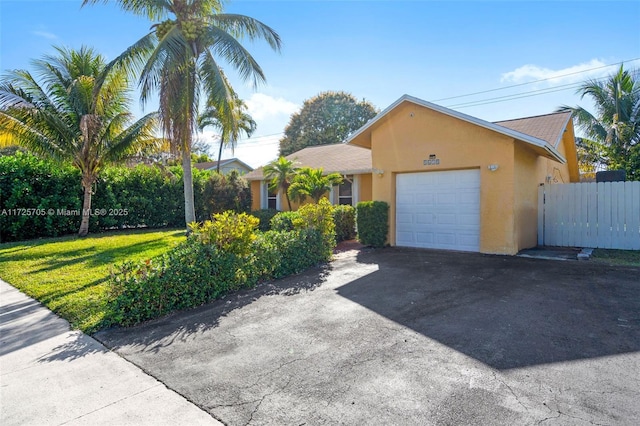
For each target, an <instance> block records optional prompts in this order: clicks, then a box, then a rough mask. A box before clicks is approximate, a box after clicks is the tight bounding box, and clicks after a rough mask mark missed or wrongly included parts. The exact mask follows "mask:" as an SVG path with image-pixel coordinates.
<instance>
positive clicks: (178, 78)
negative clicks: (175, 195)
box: [82, 0, 281, 228]
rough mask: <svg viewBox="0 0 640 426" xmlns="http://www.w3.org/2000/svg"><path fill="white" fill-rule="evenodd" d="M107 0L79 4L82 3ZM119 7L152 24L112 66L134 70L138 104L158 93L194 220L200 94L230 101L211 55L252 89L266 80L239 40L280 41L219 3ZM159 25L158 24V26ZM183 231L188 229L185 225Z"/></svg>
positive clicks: (151, 2) (135, 2) (141, 0)
mask: <svg viewBox="0 0 640 426" xmlns="http://www.w3.org/2000/svg"><path fill="white" fill-rule="evenodd" d="M106 1H108V0H83V2H82V4H83V6H84V5H86V4H95V3H98V2H103V3H104V2H106ZM114 1H115V2H116V3H117V4H119V5H120V7H121V8H122V9H124V10H126V11H128V12H131V13H134V14H136V15H140V16H145V17H147V18H148V19H150V20H151V21H153V22H155V24H154V25H153V26H152V27H151V32H149V33H148V34H147V35H145V36H144V37H142V38H141V39H140V40H138V41H137V42H136V43H135V44H134V45H132V46H131V47H129V48H128V49H127V50H126V51H125V52H124V53H123V54H122V55H120V56H119V57H118V58H116V59H115V60H114V61H113V62H112V65H113V66H119V67H124V68H125V69H127V70H128V71H129V72H131V73H132V74H133V73H136V72H139V74H140V79H139V84H140V88H141V100H142V102H143V103H145V102H146V101H148V100H149V97H150V96H151V95H152V94H153V93H156V92H157V93H158V94H159V104H160V119H161V121H162V127H163V130H164V133H165V135H167V136H168V138H169V139H170V140H171V141H172V146H173V150H174V152H180V153H181V154H182V167H183V169H184V195H185V221H186V223H187V225H188V224H189V223H190V222H193V221H195V211H194V202H193V179H192V174H191V143H192V138H193V133H194V130H195V129H196V127H197V117H198V108H199V105H200V93H201V90H203V91H204V92H205V93H206V97H207V99H208V100H209V101H213V102H212V103H213V104H214V105H223V104H224V103H229V102H232V101H233V90H232V89H231V87H230V85H229V83H228V82H227V81H226V79H225V77H224V74H223V72H222V70H221V68H220V66H219V64H218V62H217V59H216V56H218V57H220V58H221V59H222V60H223V61H224V62H226V63H228V64H230V65H231V66H232V67H233V68H235V69H236V70H237V71H238V72H239V75H240V77H241V78H242V79H243V80H244V81H251V82H252V83H253V85H254V87H255V86H256V85H257V84H258V83H259V82H264V81H265V77H264V73H263V71H262V69H261V68H260V66H259V65H258V63H257V62H256V60H255V59H254V58H253V57H252V56H251V54H249V52H248V51H247V50H246V49H245V48H244V47H243V46H242V44H241V43H240V41H239V39H241V38H246V39H249V41H254V40H257V39H264V40H266V42H267V43H268V44H269V46H270V47H271V48H272V49H274V50H276V51H279V50H280V45H281V42H280V37H279V36H278V34H277V33H276V32H275V31H274V30H273V29H271V28H270V27H268V26H267V25H265V24H263V23H262V22H260V21H258V20H256V19H254V18H251V17H248V16H244V15H237V14H225V13H222V12H223V1H222V0H114ZM159 21H161V22H159ZM187 228H188V227H187Z"/></svg>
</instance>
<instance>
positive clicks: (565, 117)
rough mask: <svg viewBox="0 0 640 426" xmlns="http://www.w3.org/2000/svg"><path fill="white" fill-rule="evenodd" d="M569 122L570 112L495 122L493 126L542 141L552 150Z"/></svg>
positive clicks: (556, 145) (558, 142)
mask: <svg viewBox="0 0 640 426" xmlns="http://www.w3.org/2000/svg"><path fill="white" fill-rule="evenodd" d="M569 120H571V112H554V113H551V114H544V115H536V116H534V117H525V118H516V119H513V120H504V121H496V122H494V124H497V125H499V126H502V127H507V128H509V129H511V130H515V131H516V132H520V133H525V134H527V135H531V136H533V137H536V138H538V139H542V140H543V141H546V142H548V143H549V144H550V145H551V146H553V147H554V148H558V145H559V144H560V141H561V140H562V134H563V133H564V129H566V128H567V124H568V123H569Z"/></svg>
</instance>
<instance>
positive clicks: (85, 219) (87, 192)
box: [78, 172, 92, 237]
mask: <svg viewBox="0 0 640 426" xmlns="http://www.w3.org/2000/svg"><path fill="white" fill-rule="evenodd" d="M91 182H92V179H91V176H88V175H87V173H86V172H85V173H83V176H82V188H83V189H84V200H83V202H82V221H81V222H80V230H79V231H78V235H79V236H80V237H86V236H87V234H88V233H89V219H90V217H91V214H90V213H91Z"/></svg>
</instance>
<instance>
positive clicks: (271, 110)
mask: <svg viewBox="0 0 640 426" xmlns="http://www.w3.org/2000/svg"><path fill="white" fill-rule="evenodd" d="M245 102H246V104H247V109H248V111H249V114H250V115H251V117H253V119H254V120H256V121H261V120H266V119H270V118H276V117H278V116H283V115H284V116H286V117H287V119H288V117H289V116H290V115H291V114H293V113H294V112H296V111H298V109H300V107H299V106H298V105H296V104H295V103H293V102H290V101H288V100H286V99H284V98H274V97H272V96H269V95H265V94H264V93H253V94H252V95H251V97H250V98H249V99H248V100H246V101H245Z"/></svg>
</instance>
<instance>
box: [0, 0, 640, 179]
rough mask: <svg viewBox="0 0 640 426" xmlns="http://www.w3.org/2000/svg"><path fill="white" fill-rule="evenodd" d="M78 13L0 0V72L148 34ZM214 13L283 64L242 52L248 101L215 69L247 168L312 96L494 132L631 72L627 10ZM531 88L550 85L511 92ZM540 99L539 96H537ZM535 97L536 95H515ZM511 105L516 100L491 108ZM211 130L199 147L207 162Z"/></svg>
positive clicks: (110, 47) (299, 7)
mask: <svg viewBox="0 0 640 426" xmlns="http://www.w3.org/2000/svg"><path fill="white" fill-rule="evenodd" d="M80 4H81V1H80V0H48V1H46V0H19V1H16V0H0V28H1V29H0V37H1V40H0V69H2V71H3V72H4V71H6V70H8V69H15V68H27V69H28V68H29V66H30V64H29V62H30V60H31V59H34V58H40V57H42V56H43V55H45V54H48V53H52V47H51V46H52V45H62V46H67V47H71V48H78V47H80V46H81V45H83V44H84V45H88V46H92V47H94V48H95V49H96V50H97V51H98V52H100V53H102V54H104V55H105V56H106V57H107V58H109V59H110V58H113V57H115V56H116V55H118V54H119V53H120V52H122V51H123V50H124V49H125V48H126V47H128V46H130V45H131V44H133V42H135V41H136V40H138V39H139V38H140V37H142V36H143V35H144V34H145V33H146V32H147V31H148V30H149V27H150V25H151V23H149V22H148V21H146V20H145V19H143V18H138V17H135V16H132V15H130V14H125V13H124V12H122V11H120V10H119V9H118V7H117V6H116V5H115V3H114V2H112V1H111V2H108V4H106V5H105V4H97V5H94V6H88V7H84V8H80ZM226 10H227V11H228V12H232V13H242V14H246V15H250V16H252V17H255V18H257V19H260V20H261V21H263V22H264V23H266V24H267V25H270V26H271V27H272V28H274V29H275V30H276V31H277V32H278V33H279V34H280V36H281V37H282V40H283V49H282V52H281V53H274V52H273V51H271V50H270V49H269V48H268V47H267V46H266V44H264V43H255V44H252V43H248V44H247V45H246V46H247V48H248V49H249V50H250V51H251V52H252V54H254V56H255V57H256V59H257V60H258V62H259V63H260V64H261V66H262V67H263V69H264V71H265V73H266V76H267V80H268V81H267V84H266V85H263V86H260V87H259V88H258V89H257V90H253V89H252V88H251V87H249V86H247V85H246V84H244V83H243V82H241V81H239V80H238V78H237V76H235V75H234V74H233V72H232V71H231V70H227V72H228V74H230V75H231V77H232V81H233V82H234V87H236V90H237V91H238V92H239V93H240V95H241V96H242V98H243V99H245V100H246V101H247V103H248V105H249V107H250V113H251V114H252V115H253V116H254V118H255V119H256V121H257V122H258V130H257V131H256V133H255V135H254V137H253V138H251V139H249V140H243V141H240V142H239V144H238V148H237V149H236V151H235V156H236V157H238V158H240V159H241V160H243V161H245V162H247V163H249V164H251V165H252V166H259V165H262V164H264V163H266V162H268V161H269V160H271V159H273V158H275V156H276V155H277V147H278V144H277V141H278V139H279V138H280V137H281V136H282V135H281V132H282V131H283V129H284V127H285V126H286V124H287V122H288V120H289V116H290V114H291V113H292V112H294V111H296V110H297V109H298V108H299V107H300V105H301V104H302V102H303V101H304V100H305V99H308V98H310V97H312V96H315V95H316V94H318V93H319V92H322V91H326V90H344V91H347V92H350V93H352V94H353V95H354V96H355V97H357V98H359V99H361V98H365V99H367V100H368V101H370V102H372V103H373V104H374V105H375V106H376V107H378V108H379V109H384V108H386V107H387V106H388V105H389V104H391V103H392V102H393V101H395V100H396V99H397V98H399V97H400V96H401V95H403V94H405V93H407V94H410V95H412V96H416V97H418V98H422V99H425V100H429V101H436V103H438V104H440V105H443V106H447V107H452V108H453V109H456V110H459V111H461V112H464V113H466V114H470V115H473V116H476V117H479V118H482V119H485V120H489V121H497V120H503V119H509V118H516V117H523V116H530V115H537V114H545V113H549V112H552V111H554V110H555V109H556V108H557V107H558V106H559V105H562V104H569V105H575V104H578V103H580V104H581V105H585V106H590V104H589V102H588V101H586V100H583V101H581V100H580V99H579V97H577V96H576V95H575V84H576V83H578V82H580V81H582V80H584V79H585V78H599V77H603V76H606V75H607V74H608V73H611V72H613V71H614V70H615V67H605V65H609V64H615V63H618V62H620V61H626V62H625V64H626V66H628V67H636V68H637V67H640V60H638V59H636V58H640V29H639V27H638V22H639V21H640V2H637V1H623V2H614V1H607V2H593V1H587V2H581V1H555V2H540V1H537V2H522V1H511V2H507V1H496V2H487V1H474V2H463V1H450V2H435V1H303V0H299V1H295V0H292V1H279V0H263V1H249V0H236V1H231V2H227V7H226ZM632 59H635V60H634V61H631V60H632ZM594 68H597V69H594ZM587 70H590V71H587ZM567 74H570V75H567ZM558 76H564V77H558ZM551 77H555V78H552V79H549V78H551ZM542 79H549V80H545V81H542V82H538V83H532V84H522V83H529V82H532V81H536V80H542ZM518 84H521V85H519V86H516V87H511V88H508V87H509V86H513V85H518ZM503 88H506V89H504V90H496V91H493V92H489V93H482V94H478V95H474V96H465V97H460V98H455V99H445V98H450V97H454V96H460V95H467V94H471V93H476V92H481V91H486V90H492V89H503ZM556 89H557V90H556ZM545 90H549V91H550V92H549V93H544V94H541V93H543V92H544V91H545ZM551 90H554V91H551ZM533 91H538V92H537V93H538V95H537V96H530V95H532V94H534V93H527V92H533ZM541 91H542V92H541ZM518 94H522V96H523V97H520V98H518V99H513V100H509V101H505V102H496V101H498V100H500V99H493V100H492V98H496V97H500V96H507V95H518ZM441 99H444V100H441ZM469 102H477V103H480V104H481V105H476V106H472V105H469V104H468V103H469ZM487 102H491V103H487ZM152 106H153V105H150V106H149V107H147V110H149V108H150V107H152ZM135 111H136V112H139V111H140V108H139V105H138V104H137V103H136V105H135ZM213 133H214V132H212V131H209V132H205V134H204V135H203V136H202V137H203V138H204V139H205V140H206V141H209V142H210V143H212V144H213V148H212V152H217V149H216V146H215V142H214V141H215V135H214V134H213ZM223 156H224V157H229V156H231V153H227V152H225V154H224V155H223Z"/></svg>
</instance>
